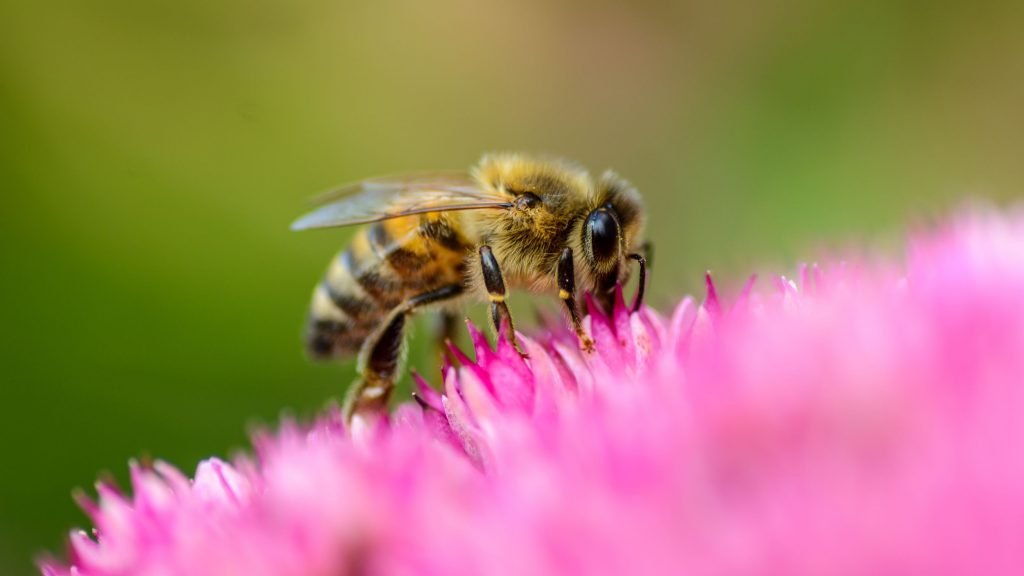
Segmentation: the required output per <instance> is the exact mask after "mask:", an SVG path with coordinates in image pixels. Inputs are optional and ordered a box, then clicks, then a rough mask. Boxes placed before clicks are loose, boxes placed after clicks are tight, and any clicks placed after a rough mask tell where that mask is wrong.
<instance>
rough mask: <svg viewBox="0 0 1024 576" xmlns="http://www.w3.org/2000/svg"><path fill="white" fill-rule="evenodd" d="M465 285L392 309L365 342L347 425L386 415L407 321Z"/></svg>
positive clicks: (350, 395)
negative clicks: (362, 417)
mask: <svg viewBox="0 0 1024 576" xmlns="http://www.w3.org/2000/svg"><path fill="white" fill-rule="evenodd" d="M462 290H463V289H462V285H461V284H452V285H449V286H445V287H443V288H439V289H437V290H434V291H431V292H426V293H424V294H419V295H417V296H413V297H412V298H409V299H408V300H406V301H405V302H403V303H401V304H399V305H398V306H397V307H395V309H394V310H392V311H391V312H390V313H389V314H388V316H387V318H386V319H385V320H384V321H383V322H381V324H380V326H379V327H378V328H377V329H376V330H374V331H373V332H372V333H371V334H370V336H369V337H367V339H366V340H365V341H364V342H363V346H362V348H361V349H360V351H359V375H360V378H359V380H357V381H356V382H355V383H353V384H352V386H351V387H350V388H349V390H348V394H347V395H346V396H345V404H344V407H343V409H342V413H343V415H344V417H345V421H346V422H350V421H351V420H352V418H353V416H356V415H369V414H383V413H384V412H386V411H387V407H388V400H389V399H390V398H391V392H392V391H393V390H394V387H395V386H394V383H395V378H396V376H397V373H398V367H399V365H400V364H401V360H402V352H403V346H404V344H405V325H406V320H407V319H408V317H409V316H411V315H412V313H413V312H415V311H416V309H417V308H421V307H423V306H426V305H428V304H434V303H436V302H442V301H444V300H450V299H452V298H455V297H457V296H459V295H460V294H461V293H462Z"/></svg>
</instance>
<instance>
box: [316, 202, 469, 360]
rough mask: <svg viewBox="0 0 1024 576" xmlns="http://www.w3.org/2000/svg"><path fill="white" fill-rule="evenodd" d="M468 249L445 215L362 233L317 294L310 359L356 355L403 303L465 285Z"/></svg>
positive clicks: (395, 221)
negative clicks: (424, 294) (413, 298)
mask: <svg viewBox="0 0 1024 576" xmlns="http://www.w3.org/2000/svg"><path fill="white" fill-rule="evenodd" d="M470 248H471V247H470V246H469V245H468V244H467V242H466V240H465V239H464V238H463V237H462V236H461V235H460V234H459V233H458V232H457V231H456V229H455V228H454V227H453V224H452V221H451V220H450V215H446V214H440V213H430V214H422V215H417V216H406V217H404V218H394V219H391V220H384V221H381V222H375V223H373V224H370V225H368V226H366V227H364V228H362V229H360V230H359V231H358V232H357V233H356V235H355V236H354V238H353V240H352V243H351V244H350V245H349V246H348V248H346V249H345V250H343V251H342V252H341V254H339V255H338V256H337V257H336V258H335V259H334V261H333V262H331V265H330V267H329V268H328V269H327V274H326V275H325V276H324V279H323V280H322V281H321V282H320V284H318V285H317V287H316V289H314V291H313V302H312V304H311V307H310V318H309V331H308V334H307V345H308V349H309V352H310V354H311V355H313V356H315V357H319V358H329V357H334V356H346V355H351V354H354V353H356V352H358V351H359V348H360V346H362V343H363V341H364V340H365V339H366V337H367V336H369V334H370V333H371V332H372V331H373V330H374V328H376V327H377V326H378V324H379V323H380V322H381V321H382V320H383V319H384V318H385V316H387V314H388V312H390V311H391V310H392V309H393V308H394V307H395V306H397V305H398V304H400V303H401V302H403V301H404V300H406V299H408V298H410V297H412V296H416V295H418V294H422V293H424V292H429V291H431V290H436V289H438V288H440V287H442V286H447V285H451V284H461V283H462V282H463V279H464V276H465V262H464V260H465V257H466V254H467V252H468V250H469V249H470Z"/></svg>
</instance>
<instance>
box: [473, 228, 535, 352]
mask: <svg viewBox="0 0 1024 576" xmlns="http://www.w3.org/2000/svg"><path fill="white" fill-rule="evenodd" d="M480 267H481V269H482V271H483V275H484V286H485V287H486V288H487V296H488V297H489V298H490V299H491V326H493V327H494V333H495V334H497V335H498V337H499V338H500V337H501V327H502V324H503V323H507V324H508V338H509V340H510V341H511V342H512V345H513V346H515V348H516V350H517V351H519V355H520V356H523V357H526V353H524V352H523V349H522V348H520V347H519V342H517V341H516V328H515V325H514V324H513V323H512V314H511V313H510V312H509V311H508V304H506V303H505V297H506V292H505V279H504V278H503V277H502V276H501V268H500V267H499V266H498V260H497V259H495V257H494V252H492V251H491V247H490V246H481V247H480Z"/></svg>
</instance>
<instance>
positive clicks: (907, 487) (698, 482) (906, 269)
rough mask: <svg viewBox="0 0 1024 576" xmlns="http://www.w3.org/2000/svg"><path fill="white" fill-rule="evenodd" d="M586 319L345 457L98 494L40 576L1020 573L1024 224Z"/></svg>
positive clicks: (294, 433) (294, 455)
mask: <svg viewBox="0 0 1024 576" xmlns="http://www.w3.org/2000/svg"><path fill="white" fill-rule="evenodd" d="M774 284H775V286H774V287H772V288H771V289H769V290H767V291H764V292H762V291H755V290H751V289H749V287H748V289H746V290H744V291H743V292H742V293H741V294H740V295H739V296H738V297H736V298H735V299H733V301H732V303H731V304H727V303H726V302H725V301H722V300H720V299H719V298H718V297H717V296H716V295H715V292H714V287H713V286H712V285H711V283H710V280H709V283H708V287H709V291H708V296H707V297H706V298H705V300H704V302H703V303H702V304H697V303H696V302H694V301H693V300H691V299H685V300H683V301H682V302H681V303H680V304H679V305H678V306H677V308H676V310H675V312H674V313H673V314H672V316H671V317H670V318H663V317H661V316H659V315H658V314H657V313H655V312H653V311H651V310H649V309H643V310H641V311H640V312H639V313H636V314H630V313H628V311H627V310H626V307H625V306H618V307H617V308H616V309H615V311H614V313H613V314H611V316H610V317H605V316H603V315H600V314H595V315H592V316H590V317H589V319H588V320H587V322H588V323H589V326H588V328H589V331H590V332H591V334H592V335H593V338H594V340H595V342H596V345H597V346H596V348H597V351H596V353H594V354H591V355H588V354H585V353H583V352H581V351H580V349H579V348H578V346H577V345H576V343H575V341H574V339H573V338H572V336H571V334H570V333H568V332H566V331H564V330H558V331H554V332H551V333H542V334H540V335H538V336H536V337H534V338H529V337H526V336H521V338H522V342H523V343H524V346H525V348H526V351H527V352H528V353H529V356H530V358H529V360H526V361H524V360H522V359H521V358H520V357H519V355H518V354H517V353H515V351H514V350H513V349H512V347H511V346H510V345H508V344H507V342H505V341H504V340H499V343H498V345H497V349H496V350H491V348H490V347H489V346H488V345H487V343H486V341H485V339H484V337H483V336H482V335H480V333H479V332H477V331H476V330H475V329H474V328H473V327H472V326H470V330H471V332H472V336H473V341H474V348H475V353H476V360H475V361H470V360H469V359H468V358H466V357H465V356H463V359H462V360H463V361H462V364H463V365H462V366H461V367H459V368H449V369H447V370H446V371H445V374H444V382H443V388H442V390H441V391H440V392H438V391H435V389H433V388H431V387H430V386H429V385H428V384H427V383H426V382H423V381H422V380H421V381H420V382H419V392H418V403H414V402H408V403H405V404H403V405H401V406H399V407H398V408H397V410H396V411H395V413H394V414H393V415H392V417H391V418H390V420H388V421H386V422H381V423H376V424H374V423H369V424H368V425H366V426H364V427H360V428H358V429H353V430H351V431H347V430H346V429H345V427H344V426H342V424H341V423H340V419H339V417H338V415H337V414H336V413H334V412H328V413H327V414H324V415H323V416H322V417H321V418H320V419H319V420H318V421H317V422H314V423H312V424H310V425H306V426H303V425H299V424H295V423H291V422H285V423H284V424H282V426H281V429H280V430H279V431H277V432H276V433H273V434H267V435H264V436H260V437H258V438H256V439H255V456H254V457H253V458H245V457H243V458H239V459H237V460H235V461H234V462H232V463H230V464H229V463H226V462H222V461H220V460H216V459H211V460H208V461H206V462H204V463H202V464H201V465H200V466H199V469H198V470H197V471H196V474H195V478H194V479H193V480H189V479H188V478H186V477H185V476H183V475H182V474H181V473H179V472H178V471H177V470H175V469H174V468H173V467H171V466H169V465H167V464H163V463H157V464H156V465H154V466H152V467H148V468H147V467H141V466H137V465H135V466H133V467H132V484H133V485H132V495H131V496H128V495H125V494H122V493H120V492H119V491H117V489H115V488H114V487H112V486H109V485H106V484H101V485H100V486H99V488H98V491H99V498H98V502H93V501H92V500H89V499H87V498H83V499H82V505H83V507H84V508H85V510H86V511H87V512H88V513H89V515H90V516H91V517H92V519H93V521H94V523H95V526H96V531H95V533H94V534H93V535H92V536H90V535H87V534H85V533H75V534H72V536H71V550H72V552H71V555H70V558H69V559H68V561H67V562H57V561H53V560H46V561H44V562H43V563H42V569H43V572H44V573H46V574H81V575H123V574H124V575H127V574H139V575H154V576H155V575H159V576H164V575H177V574H182V575H185V574H187V575H193V576H203V575H207V574H209V575H213V574H216V575H235V574H237V575H242V574H244V575H264V574H265V575H272V574H273V575H277V574H287V575H327V574H332V575H336V574H349V573H351V574H456V575H458V574H467V575H468V574H576V573H588V574H658V573H664V574H690V575H695V574H696V575H700V574H1024V215H1022V214H1012V215H1007V216H997V215H992V214H988V215H974V216H971V217H968V218H964V219H962V220H960V221H957V222H956V223H954V224H953V225H951V226H950V227H949V228H948V229H946V230H944V231H942V232H941V233H938V234H935V235H930V236H922V237H920V238H918V239H917V240H916V241H915V242H913V243H912V244H911V246H910V248H909V251H908V256H907V260H906V263H905V265H904V266H902V267H896V266H893V265H889V264H878V263H874V264H873V263H866V262H861V263H859V264H856V265H854V264H848V265H843V264H832V265H828V266H824V267H820V268H819V267H805V268H802V269H801V270H800V271H799V274H798V275H797V278H796V279H795V280H788V279H785V278H779V279H777V280H776V281H775V282H774Z"/></svg>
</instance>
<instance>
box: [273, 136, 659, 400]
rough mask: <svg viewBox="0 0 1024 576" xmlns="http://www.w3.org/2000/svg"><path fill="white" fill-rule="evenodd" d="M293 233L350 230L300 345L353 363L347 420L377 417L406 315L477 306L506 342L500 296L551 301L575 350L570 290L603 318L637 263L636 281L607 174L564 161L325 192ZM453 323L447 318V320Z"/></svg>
mask: <svg viewBox="0 0 1024 576" xmlns="http://www.w3.org/2000/svg"><path fill="white" fill-rule="evenodd" d="M318 200H319V201H320V204H321V205H320V206H319V207H318V208H316V209H315V210H314V211H313V212H310V213H309V214H307V215H305V216H303V217H301V218H299V219H298V220H296V221H295V223H294V224H292V229H293V230H307V229H313V228H334V227H338V226H350V225H363V227H362V228H361V229H360V230H359V231H358V232H357V233H356V234H355V235H354V237H353V239H352V241H351V243H350V244H349V245H348V246H347V247H346V248H345V249H344V250H342V251H341V252H340V254H338V256H337V257H335V258H334V259H333V260H332V261H331V263H330V265H329V267H328V269H327V272H326V274H325V275H324V277H323V279H322V280H321V281H320V282H319V284H317V285H316V288H315V289H314V290H313V298H312V303H311V305H310V314H309V326H308V332H307V347H308V350H309V352H310V354H311V355H312V356H313V357H316V358H338V357H345V356H351V355H353V354H358V373H359V380H358V381H357V382H356V384H354V385H353V386H352V388H350V390H349V395H348V397H347V399H346V402H345V406H344V413H345V416H346V418H349V419H351V418H352V417H353V416H354V415H357V414H370V413H374V412H380V411H383V410H386V409H387V403H388V400H389V397H390V394H391V391H392V389H393V384H394V380H395V378H396V375H397V373H398V370H399V365H400V363H401V358H402V355H403V349H404V342H405V330H406V324H407V321H408V319H409V318H410V316H411V315H412V314H413V313H415V312H417V311H420V310H422V309H424V308H427V307H439V308H442V309H443V310H445V312H444V313H445V315H446V316H447V317H449V318H451V313H452V312H451V310H452V306H453V305H456V304H457V303H459V302H460V301H464V300H466V299H478V300H484V301H489V302H490V320H491V324H492V327H493V329H494V330H495V332H497V333H501V332H502V331H503V330H505V331H507V334H508V335H509V337H510V338H511V339H512V342H513V344H516V348H517V350H520V353H521V349H519V347H518V344H517V343H516V342H515V329H514V326H513V323H512V317H511V314H510V313H509V308H508V304H507V302H506V300H507V298H508V289H509V288H521V289H526V290H528V291H531V292H535V293H545V292H547V293H552V294H554V293H557V294H558V297H559V298H560V299H561V301H562V303H563V305H564V308H565V310H566V311H567V313H568V317H569V320H570V321H571V322H572V326H573V329H574V331H575V333H576V335H577V337H578V338H579V340H580V343H581V345H582V346H583V348H584V349H585V350H588V351H589V350H592V348H593V343H592V341H591V340H590V338H589V337H588V336H587V334H586V332H585V331H584V329H583V327H582V324H581V318H580V311H579V307H578V306H577V297H578V296H579V292H578V291H584V290H585V291H589V292H590V293H592V294H593V295H594V297H595V299H596V300H597V301H598V303H599V304H600V305H601V306H602V307H603V308H605V309H606V310H609V309H610V307H611V305H612V301H613V298H614V290H615V286H616V285H617V284H618V283H623V282H626V281H627V280H628V279H629V276H630V268H631V267H630V266H629V265H628V260H629V259H632V260H635V261H636V262H637V263H638V264H639V271H640V275H639V279H638V292H637V295H636V298H635V300H634V303H633V308H634V309H637V308H639V307H640V305H641V302H642V299H643V292H644V283H645V277H646V261H647V258H646V257H645V255H644V254H646V253H647V252H646V250H647V248H648V247H649V245H647V244H645V243H644V242H642V234H643V228H644V220H645V214H644V209H643V205H642V203H641V198H640V195H639V193H638V192H637V190H636V189H635V188H634V187H633V186H632V185H630V184H629V183H628V182H627V181H626V180H624V179H622V178H620V177H619V176H618V175H617V174H615V173H614V172H611V171H608V172H605V173H604V174H602V175H601V176H600V177H599V178H593V177H591V175H590V174H589V173H588V172H587V171H586V170H584V169H583V168H581V167H580V166H578V165H577V164H574V163H572V162H568V161H566V160H561V159H555V158H540V157H532V156H528V155H524V154H490V155H485V156H484V157H483V158H482V159H481V160H480V162H479V163H478V164H477V165H476V166H475V167H474V168H473V169H472V170H471V171H469V172H436V173H421V174H413V175H408V176H404V177H391V178H376V179H370V180H364V181H362V182H359V183H356V184H352V185H349V186H345V187H342V188H340V189H338V190H335V191H332V192H328V193H327V194H326V195H324V196H322V197H320V198H319V199H318ZM448 325H449V326H452V325H454V323H453V322H449V323H448Z"/></svg>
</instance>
